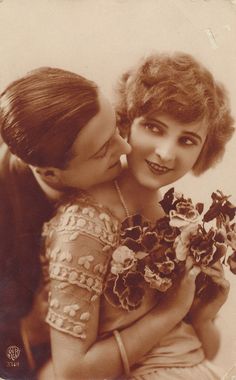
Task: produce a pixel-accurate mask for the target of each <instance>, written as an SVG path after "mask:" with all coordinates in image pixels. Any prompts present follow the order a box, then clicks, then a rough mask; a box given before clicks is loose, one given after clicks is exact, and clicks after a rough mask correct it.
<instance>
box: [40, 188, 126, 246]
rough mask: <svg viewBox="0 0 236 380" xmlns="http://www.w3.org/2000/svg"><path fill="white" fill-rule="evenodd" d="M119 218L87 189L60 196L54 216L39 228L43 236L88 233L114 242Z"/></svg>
mask: <svg viewBox="0 0 236 380" xmlns="http://www.w3.org/2000/svg"><path fill="white" fill-rule="evenodd" d="M118 231H119V221H118V220H117V219H116V217H115V216H114V215H113V214H112V213H111V212H110V210H109V209H108V208H107V207H105V206H103V205H102V204H99V203H98V202H96V201H95V199H94V198H93V197H92V196H90V195H89V194H87V193H81V194H79V195H78V196H73V197H68V198H67V199H64V200H63V201H62V202H61V203H60V204H59V205H58V207H57V208H56V213H55V216H54V217H53V218H52V219H51V220H50V221H49V222H47V223H45V225H44V228H43V235H44V236H51V235H53V234H55V233H56V234H62V235H64V238H65V239H68V240H70V241H71V240H75V239H76V238H77V237H78V236H79V235H81V234H82V235H83V234H84V235H87V236H91V237H93V238H95V239H98V240H99V241H100V242H102V243H104V244H108V245H112V246H113V245H115V244H116V243H117V236H118Z"/></svg>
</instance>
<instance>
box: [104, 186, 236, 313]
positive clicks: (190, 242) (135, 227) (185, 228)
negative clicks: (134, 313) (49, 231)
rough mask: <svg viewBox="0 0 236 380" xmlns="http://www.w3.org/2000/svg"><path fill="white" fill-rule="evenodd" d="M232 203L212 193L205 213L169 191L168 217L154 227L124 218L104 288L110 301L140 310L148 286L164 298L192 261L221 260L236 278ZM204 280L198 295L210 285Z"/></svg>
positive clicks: (164, 202)
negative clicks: (189, 258) (188, 262)
mask: <svg viewBox="0 0 236 380" xmlns="http://www.w3.org/2000/svg"><path fill="white" fill-rule="evenodd" d="M229 198H230V197H229V196H225V195H224V194H223V193H222V192H221V191H219V190H217V191H216V192H214V193H212V195H211V199H212V203H211V205H210V207H209V209H208V210H207V211H206V212H205V213H204V214H203V210H204V205H203V203H197V204H193V202H192V200H191V199H189V198H187V199H186V198H185V197H184V196H183V195H182V194H178V193H176V192H175V191H174V188H171V189H170V190H168V191H167V193H166V194H165V195H164V197H163V200H162V201H161V202H160V204H161V206H162V208H163V210H164V211H165V216H164V217H162V218H161V219H158V220H157V221H156V223H154V224H153V223H151V222H149V221H147V220H145V219H144V218H143V217H142V216H141V215H138V214H137V215H133V216H131V217H129V218H126V219H125V220H124V222H123V223H122V225H121V234H120V245H119V246H118V247H117V248H116V249H115V251H114V252H113V255H112V260H111V267H110V272H109V274H108V277H107V281H106V285H105V291H104V294H105V297H106V298H107V300H108V301H109V302H110V303H111V304H113V305H114V306H117V307H121V308H123V309H126V310H134V309H137V308H138V307H139V306H140V304H141V302H142V299H143V296H144V293H145V289H147V288H148V287H150V288H152V289H155V290H156V291H157V292H159V294H160V293H163V292H166V291H167V290H168V289H170V288H171V287H172V286H173V285H174V284H175V281H176V280H177V279H178V277H179V276H180V274H181V273H182V272H183V271H184V268H185V261H186V259H187V257H188V256H191V257H192V258H193V262H194V264H195V265H199V266H211V265H213V264H214V263H215V262H216V261H218V260H221V261H222V262H223V263H224V264H226V265H229V268H230V270H231V271H232V272H233V273H235V274H236V223H235V221H234V218H235V215H236V207H235V206H234V205H233V204H232V203H231V202H230V201H229ZM206 277H207V276H206V275H205V274H203V273H200V274H199V275H198V278H197V294H198V296H204V295H205V294H206V289H207V288H209V286H211V279H210V278H209V277H208V278H206ZM208 290H209V289H208Z"/></svg>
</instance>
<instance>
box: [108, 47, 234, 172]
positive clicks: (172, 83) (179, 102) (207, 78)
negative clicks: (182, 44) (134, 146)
mask: <svg viewBox="0 0 236 380" xmlns="http://www.w3.org/2000/svg"><path fill="white" fill-rule="evenodd" d="M116 94H117V99H116V103H115V106H116V111H117V123H118V127H119V129H120V131H121V134H122V135H123V136H127V135H128V134H129V130H130V127H131V124H132V122H133V120H134V119H135V118H137V117H140V116H142V115H146V114H148V113H151V112H158V113H166V114H168V115H170V116H171V117H173V118H174V119H175V120H177V121H179V122H181V123H184V124H188V123H191V122H197V121H201V120H204V121H205V122H206V123H207V125H208V132H207V138H206V141H205V143H204V146H203V148H202V151H201V153H200V155H199V157H198V160H197V162H196V163H195V165H194V167H193V173H194V174H195V175H200V174H201V173H203V172H205V171H206V170H207V169H209V168H210V167H212V166H214V165H215V164H216V163H217V162H218V161H219V160H220V159H221V158H222V157H223V154H224V152H225V145H226V143H227V142H228V141H229V140H230V138H231V137H232V134H233V132H234V128H233V123H234V120H233V118H232V116H231V110H230V105H229V100H228V96H227V93H226V90H225V89H224V87H223V85H222V84H221V83H219V82H217V81H215V80H214V78H213V76H212V74H211V73H210V72H209V71H208V70H207V69H206V68H205V67H204V66H203V65H202V64H201V63H199V62H198V61H196V60H195V59H194V58H193V57H192V56H191V55H189V54H185V53H178V52H177V53H173V54H172V55H171V54H158V53H156V54H153V55H151V56H149V57H147V58H146V59H144V60H142V61H141V63H140V64H139V65H137V66H136V67H134V68H132V69H131V70H129V71H127V72H125V73H124V74H123V75H122V77H121V79H120V82H119V83H118V86H117V91H116Z"/></svg>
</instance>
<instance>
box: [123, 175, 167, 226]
mask: <svg viewBox="0 0 236 380" xmlns="http://www.w3.org/2000/svg"><path fill="white" fill-rule="evenodd" d="M116 181H117V184H118V187H119V189H120V193H121V196H122V198H123V201H124V203H125V206H126V208H127V210H128V213H129V214H130V215H132V214H142V215H143V216H144V217H146V218H147V219H150V220H156V219H157V218H159V217H161V216H162V215H163V210H162V208H161V206H160V205H159V201H160V199H161V195H160V191H159V190H158V189H151V188H147V187H145V186H142V185H141V184H140V183H139V182H137V180H136V179H135V177H133V175H132V173H131V172H129V171H128V170H124V171H123V172H122V174H121V175H120V177H119V178H118V179H117V180H116ZM118 195H119V194H118ZM121 202H122V201H121Z"/></svg>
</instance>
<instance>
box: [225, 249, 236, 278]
mask: <svg viewBox="0 0 236 380" xmlns="http://www.w3.org/2000/svg"><path fill="white" fill-rule="evenodd" d="M227 263H228V264H229V267H230V270H231V272H232V273H234V274H236V251H234V252H233V253H232V255H230V256H229V257H228V260H227Z"/></svg>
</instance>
